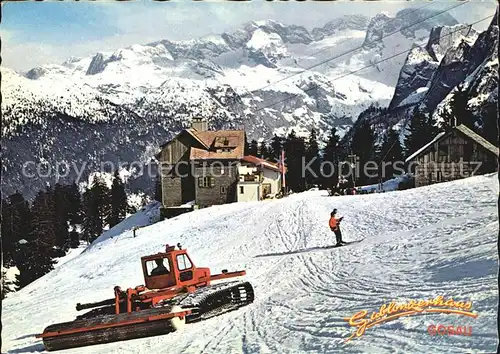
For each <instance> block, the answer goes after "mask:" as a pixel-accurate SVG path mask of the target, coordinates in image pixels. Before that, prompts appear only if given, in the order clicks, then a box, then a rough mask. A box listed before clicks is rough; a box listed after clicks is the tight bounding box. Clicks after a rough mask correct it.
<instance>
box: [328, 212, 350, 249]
mask: <svg viewBox="0 0 500 354" xmlns="http://www.w3.org/2000/svg"><path fill="white" fill-rule="evenodd" d="M336 215H337V209H333V211H332V212H331V214H330V221H329V223H328V224H329V226H330V230H332V231H333V232H334V233H335V238H336V239H337V243H336V244H335V246H342V245H345V244H346V243H345V242H344V241H342V232H341V231H340V222H341V221H342V219H343V218H344V217H340V218H338V219H337V217H336Z"/></svg>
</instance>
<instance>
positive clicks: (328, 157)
mask: <svg viewBox="0 0 500 354" xmlns="http://www.w3.org/2000/svg"><path fill="white" fill-rule="evenodd" d="M343 155H344V153H343V151H342V147H341V145H340V137H339V136H338V134H337V128H336V127H332V129H331V130H330V136H329V137H328V141H327V143H326V146H325V148H324V151H323V163H324V166H323V171H321V172H322V174H323V175H324V179H323V181H322V184H323V187H324V188H331V187H335V186H337V183H338V179H339V164H340V161H341V159H342V158H343V157H344V156H343ZM327 176H328V177H327Z"/></svg>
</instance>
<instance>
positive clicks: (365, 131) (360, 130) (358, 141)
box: [351, 120, 375, 185]
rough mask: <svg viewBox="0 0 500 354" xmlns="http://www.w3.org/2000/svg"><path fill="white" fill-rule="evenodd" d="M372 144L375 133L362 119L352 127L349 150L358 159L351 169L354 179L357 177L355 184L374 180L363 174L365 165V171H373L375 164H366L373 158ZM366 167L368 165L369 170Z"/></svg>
mask: <svg viewBox="0 0 500 354" xmlns="http://www.w3.org/2000/svg"><path fill="white" fill-rule="evenodd" d="M374 145H375V133H374V132H373V129H372V127H371V125H370V123H369V122H368V121H366V120H363V121H362V122H360V123H359V124H357V125H355V126H354V127H353V134H352V141H351V151H352V153H353V154H354V155H356V157H357V159H358V160H357V163H356V167H355V169H354V171H353V173H355V179H357V182H356V184H357V185H362V184H368V183H370V182H373V181H374V180H373V179H372V178H370V176H368V175H367V174H365V167H366V168H367V171H366V172H369V173H370V174H371V175H373V174H374V173H375V171H374V170H373V167H375V166H368V165H367V163H368V162H369V161H374V159H375V153H374V151H373V146H374ZM368 167H370V170H368ZM356 177H357V178H356Z"/></svg>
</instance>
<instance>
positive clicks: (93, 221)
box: [83, 176, 111, 242]
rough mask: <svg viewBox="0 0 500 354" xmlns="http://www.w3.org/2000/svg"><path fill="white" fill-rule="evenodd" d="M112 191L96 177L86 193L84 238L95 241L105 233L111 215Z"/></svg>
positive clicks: (84, 197)
mask: <svg viewBox="0 0 500 354" xmlns="http://www.w3.org/2000/svg"><path fill="white" fill-rule="evenodd" d="M109 194H110V191H109V189H108V187H107V186H106V184H105V183H104V181H103V180H102V178H100V177H99V176H94V180H93V182H92V185H91V187H90V188H87V190H86V192H85V193H84V196H83V199H84V202H83V204H84V218H83V236H84V239H85V240H87V242H92V241H94V240H95V239H96V238H97V237H99V236H100V235H101V234H102V232H103V231H104V226H105V220H107V219H108V217H109V215H110V200H111V198H110V195H109Z"/></svg>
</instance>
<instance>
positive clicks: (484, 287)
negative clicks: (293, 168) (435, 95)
mask: <svg viewBox="0 0 500 354" xmlns="http://www.w3.org/2000/svg"><path fill="white" fill-rule="evenodd" d="M498 192H499V189H498V174H493V175H488V176H480V177H473V178H467V179H463V180H459V181H455V182H449V183H442V184H436V185H433V186H429V187H422V188H416V189H410V190H406V191H400V192H390V193H380V194H372V195H357V196H344V197H334V198H329V197H325V193H326V191H311V192H305V193H300V194H295V195H292V196H289V197H287V198H284V199H279V200H271V201H265V202H249V203H235V204H231V205H222V206H217V207H211V208H206V209H202V210H198V211H194V212H191V213H187V214H183V215H181V216H179V217H177V218H174V219H169V220H166V221H163V222H160V223H156V224H154V225H151V226H147V227H144V228H141V229H139V230H138V232H137V234H136V237H135V238H134V237H132V235H131V233H130V232H129V231H126V232H124V233H122V234H118V235H115V236H114V237H113V238H108V239H106V240H102V242H99V243H97V244H96V245H94V246H93V247H91V248H90V249H89V250H87V251H86V252H84V253H82V254H81V255H79V256H77V257H75V258H73V259H72V260H70V261H68V262H66V263H64V264H62V265H61V266H60V267H58V268H57V269H55V270H54V271H53V272H51V273H49V274H47V275H46V276H44V277H43V278H41V279H38V280H37V281H35V282H33V283H32V284H30V285H28V286H26V287H25V288H24V289H22V290H20V291H19V292H18V293H15V294H12V295H11V296H9V297H8V298H7V299H6V300H5V301H4V302H3V303H2V307H3V312H2V325H3V328H2V352H6V353H15V352H20V351H31V352H43V346H42V344H41V341H40V340H39V339H36V338H35V337H34V334H36V333H40V332H41V331H43V329H44V328H45V327H46V326H47V325H49V324H52V323H57V322H62V321H71V320H73V319H74V318H75V316H76V315H77V314H79V313H77V312H76V311H75V304H76V303H78V302H92V301H99V300H103V299H107V298H110V297H112V293H113V287H114V286H115V285H119V286H121V287H122V288H126V287H130V286H136V285H139V284H142V283H143V279H142V272H141V267H140V257H141V256H143V255H147V254H153V253H156V252H159V251H161V250H163V249H164V245H165V244H167V243H168V244H177V242H180V243H181V244H182V246H183V248H186V249H187V250H188V252H189V254H190V255H191V257H192V258H193V261H194V263H195V265H197V266H208V267H210V268H211V269H212V270H213V271H214V272H219V271H220V270H221V269H228V270H230V271H231V270H238V269H246V271H247V276H246V279H247V280H249V281H250V282H251V283H252V284H253V286H254V289H255V296H256V298H255V301H254V303H253V304H251V305H250V306H247V307H245V308H242V309H240V310H239V311H236V312H233V313H229V314H226V315H224V316H221V317H216V318H213V319H210V320H208V321H205V322H201V323H196V324H193V325H189V326H188V327H186V329H185V330H184V331H181V332H176V333H172V334H168V335H165V336H157V337H152V338H144V339H140V340H132V341H126V342H118V343H111V344H106V345H101V346H92V347H86V348H79V349H73V350H71V352H72V353H88V352H89V351H91V352H92V353H109V352H110V351H116V352H124V351H140V350H141V348H148V350H149V351H153V352H157V351H161V350H163V349H164V348H165V347H166V346H168V348H169V352H170V353H181V352H186V351H189V352H203V353H206V354H212V353H221V352H224V353H233V352H234V353H236V352H238V353H239V352H241V350H242V349H241V348H242V347H246V348H253V349H248V350H249V351H250V350H251V351H254V352H260V353H285V354H288V353H290V354H295V353H298V352H300V353H318V352H321V353H336V352H339V351H342V352H352V353H355V352H356V353H357V352H360V351H361V352H377V353H392V352H393V351H394V350H395V349H401V350H404V352H405V353H435V352H439V353H457V352H464V351H470V350H471V348H473V350H477V351H480V352H494V351H495V348H496V345H497V343H498V333H497V331H496V326H495V324H496V320H497V319H496V317H497V306H498V285H497V270H498V252H497V236H498V208H497V198H496V196H497V195H498ZM464 201H465V203H464ZM332 203H333V204H332ZM380 205H384V210H383V211H381V210H380ZM333 207H335V208H337V209H338V211H339V213H341V215H342V216H344V221H343V235H344V240H345V241H354V240H362V241H361V242H359V243H357V244H352V245H348V246H346V247H344V248H338V249H335V248H333V249H332V248H329V246H331V245H333V244H334V242H335V241H334V240H335V237H334V236H333V235H332V233H331V231H330V230H329V228H328V217H329V214H330V211H331V210H332V208H333ZM228 230H230V232H228ZM290 269H293V272H290ZM54 289H57V301H54V299H55V297H53V296H51V295H50V294H54ZM438 295H442V296H444V297H446V298H453V299H455V300H457V301H458V300H462V301H472V310H473V311H474V312H475V313H477V314H478V315H479V316H478V317H477V318H467V317H447V316H454V315H444V314H426V315H415V316H409V317H403V318H400V319H397V320H393V321H388V322H386V323H383V324H380V325H378V326H375V327H373V328H369V329H367V331H366V333H365V334H364V335H363V336H362V337H359V338H354V339H353V340H351V341H350V342H349V343H345V340H346V339H347V338H348V337H349V336H350V335H351V334H352V333H353V332H354V331H355V330H356V328H353V327H350V326H349V325H348V324H347V322H346V321H345V320H344V318H346V317H350V316H352V315H354V314H355V313H356V312H358V311H360V310H361V309H365V310H367V311H369V313H371V312H372V311H373V312H375V311H377V310H378V309H379V308H380V306H382V305H383V304H387V303H389V302H391V301H396V302H398V303H403V302H407V301H409V300H416V301H418V300H424V299H430V298H435V297H436V296H438ZM54 296H56V295H54ZM447 320H456V321H459V323H460V324H461V325H467V326H473V333H481V335H472V336H465V337H460V338H459V339H457V337H456V336H453V337H440V338H439V339H440V340H430V339H436V338H429V335H428V333H427V326H428V325H430V324H433V323H434V324H435V323H442V322H443V321H447ZM207 333H210V336H207V335H206V334H207ZM387 338H391V340H390V341H387Z"/></svg>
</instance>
